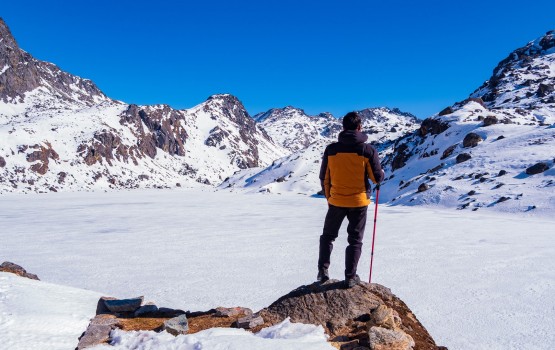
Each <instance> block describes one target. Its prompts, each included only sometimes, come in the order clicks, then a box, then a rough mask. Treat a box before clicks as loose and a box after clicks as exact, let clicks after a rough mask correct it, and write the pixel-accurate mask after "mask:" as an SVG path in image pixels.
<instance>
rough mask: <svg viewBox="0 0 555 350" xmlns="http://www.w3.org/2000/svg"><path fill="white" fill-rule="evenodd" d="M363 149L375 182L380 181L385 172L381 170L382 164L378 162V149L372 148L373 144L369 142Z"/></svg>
mask: <svg viewBox="0 0 555 350" xmlns="http://www.w3.org/2000/svg"><path fill="white" fill-rule="evenodd" d="M365 151H366V152H365V156H366V157H367V158H368V160H369V162H370V167H371V168H372V175H374V179H376V182H377V183H380V182H382V181H383V179H384V177H385V174H384V172H383V170H382V165H381V164H380V158H379V157H378V151H377V150H376V148H374V146H372V145H370V144H366V147H365Z"/></svg>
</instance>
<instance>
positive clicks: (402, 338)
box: [368, 327, 415, 350]
mask: <svg viewBox="0 0 555 350" xmlns="http://www.w3.org/2000/svg"><path fill="white" fill-rule="evenodd" d="M368 336H369V338H370V349H372V350H411V349H412V348H413V346H414V345H415V343H414V340H413V339H412V337H411V336H410V335H408V334H406V333H405V332H403V331H401V330H391V329H386V328H383V327H372V328H370V330H369V331H368Z"/></svg>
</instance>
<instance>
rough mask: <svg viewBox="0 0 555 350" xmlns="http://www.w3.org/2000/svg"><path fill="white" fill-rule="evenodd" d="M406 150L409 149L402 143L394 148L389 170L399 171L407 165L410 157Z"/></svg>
mask: <svg viewBox="0 0 555 350" xmlns="http://www.w3.org/2000/svg"><path fill="white" fill-rule="evenodd" d="M408 148H409V147H408V146H407V145H406V144H404V143H403V144H401V145H399V146H398V147H397V148H395V155H394V157H393V160H392V162H391V170H393V171H395V170H396V169H400V168H402V167H404V166H405V165H406V164H407V160H408V159H409V158H410V156H411V154H410V153H409V152H408Z"/></svg>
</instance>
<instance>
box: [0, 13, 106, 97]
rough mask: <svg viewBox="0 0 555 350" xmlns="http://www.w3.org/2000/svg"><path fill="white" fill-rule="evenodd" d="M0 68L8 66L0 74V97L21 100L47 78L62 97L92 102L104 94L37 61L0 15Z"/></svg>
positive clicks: (57, 69)
mask: <svg viewBox="0 0 555 350" xmlns="http://www.w3.org/2000/svg"><path fill="white" fill-rule="evenodd" d="M0 38H2V41H1V42H0V67H6V66H7V67H8V69H7V70H6V71H5V72H4V73H3V74H1V75H0V100H3V101H5V102H8V101H9V100H15V101H22V100H23V97H24V95H25V93H26V92H29V91H32V90H34V89H36V88H38V87H39V86H44V83H43V81H47V82H48V84H49V86H48V87H47V89H49V90H51V92H53V94H54V95H56V96H58V97H59V98H60V99H62V100H75V97H76V96H77V99H78V100H79V101H81V102H82V103H83V104H85V105H89V106H90V105H93V104H94V103H95V98H96V99H107V97H106V96H105V95H104V93H102V91H100V89H98V87H96V85H95V84H94V83H93V82H92V81H90V80H87V79H82V78H79V77H76V76H74V75H71V74H68V73H66V72H64V71H62V70H60V69H59V68H58V67H57V66H55V65H53V64H52V63H48V62H42V61H38V60H36V59H35V58H33V57H32V56H31V55H30V54H29V53H27V52H25V51H23V50H21V49H20V48H19V46H18V45H17V42H16V41H15V39H14V37H13V35H12V33H11V32H10V29H9V28H8V26H7V25H6V23H5V22H4V21H3V20H2V19H1V18H0Z"/></svg>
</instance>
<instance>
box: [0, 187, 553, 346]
mask: <svg viewBox="0 0 555 350" xmlns="http://www.w3.org/2000/svg"><path fill="white" fill-rule="evenodd" d="M325 212H326V204H325V202H324V200H323V199H321V198H313V197H308V196H302V195H293V194H288V195H281V196H280V195H249V194H237V193H225V192H216V193H213V192H208V191H206V192H201V191H191V190H171V191H170V190H158V191H155V190H138V191H133V192H126V191H122V192H110V193H53V194H45V195H15V194H14V195H3V196H1V197H0V227H2V230H1V231H0V241H1V242H2V244H1V245H0V260H2V261H3V260H10V261H13V262H15V263H17V264H20V265H22V266H24V267H25V268H26V269H27V270H28V271H30V272H32V273H36V274H38V276H39V277H40V278H41V280H43V281H45V282H51V283H57V284H63V285H68V286H72V287H78V288H83V289H87V290H94V291H101V292H103V293H105V294H108V295H113V296H116V297H132V296H138V295H145V300H146V301H154V302H156V303H157V304H158V305H161V306H168V307H174V308H182V309H184V310H192V311H195V310H207V309H209V308H213V307H216V306H220V305H221V306H236V305H240V306H245V307H250V308H252V309H255V310H257V309H260V308H262V307H265V306H268V305H269V304H270V303H272V302H273V301H274V300H276V299H277V298H278V297H280V296H281V295H283V294H285V293H287V292H289V291H290V290H292V289H293V288H295V287H297V286H299V285H301V284H306V283H310V282H312V281H313V280H314V279H315V277H316V261H317V249H318V238H319V234H320V232H321V227H322V222H323V218H324V215H325ZM370 216H371V215H370ZM554 223H555V219H553V218H551V217H549V216H534V217H531V216H526V215H525V214H519V215H515V214H513V215H508V214H502V213H486V212H464V211H452V210H445V209H439V208H434V207H427V208H420V207H403V206H396V207H387V206H381V207H380V212H379V220H378V233H377V242H376V253H375V260H374V268H375V270H374V279H375V280H374V282H377V283H381V284H383V285H386V286H388V287H390V288H391V289H392V290H393V292H394V293H395V294H397V295H398V296H399V297H400V298H401V299H403V300H404V301H405V302H406V303H407V304H408V306H409V307H410V308H411V309H412V310H413V311H414V312H415V314H416V316H417V317H418V318H419V319H420V321H421V322H422V323H423V324H424V326H425V327H427V328H428V330H429V331H430V333H431V334H432V336H433V337H434V338H435V339H436V341H437V342H438V344H440V345H445V346H448V347H449V349H503V350H506V349H551V348H553V347H554V346H555V334H554V333H553V332H552V330H553V329H555V299H554V298H553V295H555V283H554V281H555V259H553V256H555V245H554V244H553V243H554V241H555V238H554V236H553V224H554ZM369 226H370V225H369ZM370 238H371V230H370V227H369V229H368V231H367V236H366V239H365V247H364V248H363V249H364V254H363V257H362V259H361V261H360V265H359V274H360V275H361V276H362V277H363V278H366V276H367V275H368V265H369V255H370V252H369V250H368V247H369V246H370ZM345 246H346V234H345V232H344V228H343V232H342V234H341V236H340V238H339V239H338V241H337V245H336V249H335V251H334V254H333V256H332V266H331V269H330V272H331V275H332V278H342V272H343V268H344V267H343V260H344V256H343V255H344V248H345ZM4 276H5V275H2V276H1V277H2V279H0V281H1V284H0V289H1V290H2V291H5V290H7V289H8V288H9V283H8V282H6V280H5V277H4ZM29 283H33V285H34V284H35V283H39V282H29ZM18 288H19V287H18ZM30 288H31V287H30ZM2 293H3V294H1V296H2V297H3V298H4V299H0V300H2V302H0V315H2V323H1V327H3V328H2V329H5V330H7V331H4V330H2V337H4V334H7V335H8V336H9V337H10V341H16V340H15V339H14V338H15V337H16V336H17V334H16V333H14V329H15V330H17V328H10V327H12V326H10V322H11V321H10V319H11V318H12V317H9V318H7V316H6V315H8V316H9V314H10V313H12V314H13V312H14V311H10V310H8V309H7V307H9V305H11V304H9V303H8V304H6V302H5V296H6V293H5V292H2ZM7 295H8V296H9V295H13V293H7ZM97 295H98V294H97V293H91V303H92V305H90V307H91V308H92V309H94V307H95V306H96V304H95V298H96V296H97ZM6 305H8V306H6ZM36 310H37V312H36V314H35V315H32V314H30V313H28V312H25V315H26V316H27V317H29V318H32V317H37V318H39V317H43V315H42V314H41V309H40V308H36ZM15 313H16V314H17V312H15ZM91 316H92V315H91ZM18 317H22V316H19V315H15V316H13V318H18ZM85 323H86V322H85ZM14 327H15V326H14ZM8 331H9V332H8Z"/></svg>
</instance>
